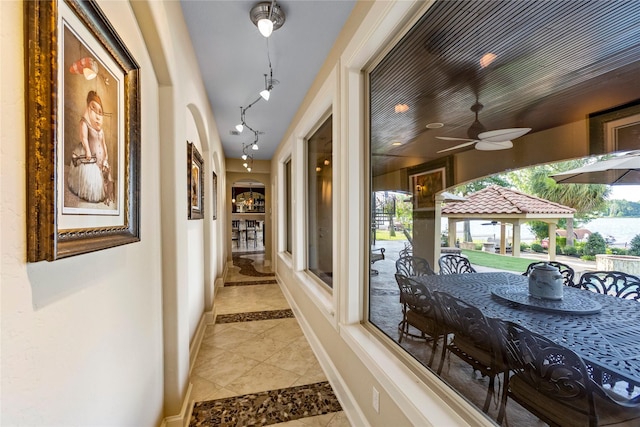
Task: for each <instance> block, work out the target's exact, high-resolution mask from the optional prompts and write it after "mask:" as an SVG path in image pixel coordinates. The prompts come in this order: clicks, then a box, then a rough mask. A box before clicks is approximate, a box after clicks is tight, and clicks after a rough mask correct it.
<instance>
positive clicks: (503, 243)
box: [500, 221, 507, 255]
mask: <svg viewBox="0 0 640 427" xmlns="http://www.w3.org/2000/svg"><path fill="white" fill-rule="evenodd" d="M506 253H507V226H506V224H505V223H504V221H501V222H500V255H505V254H506Z"/></svg>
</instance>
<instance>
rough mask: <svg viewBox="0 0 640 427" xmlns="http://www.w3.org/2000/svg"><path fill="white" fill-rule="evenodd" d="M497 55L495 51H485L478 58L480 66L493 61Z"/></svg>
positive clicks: (485, 65) (486, 65)
mask: <svg viewBox="0 0 640 427" xmlns="http://www.w3.org/2000/svg"><path fill="white" fill-rule="evenodd" d="M497 57H498V55H496V54H495V53H491V52H488V53H485V54H484V55H482V58H480V66H481V67H482V68H486V67H488V66H489V65H491V63H492V62H493V61H495V60H496V58H497Z"/></svg>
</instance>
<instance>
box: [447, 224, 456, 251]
mask: <svg viewBox="0 0 640 427" xmlns="http://www.w3.org/2000/svg"><path fill="white" fill-rule="evenodd" d="M447 234H448V235H449V247H451V248H453V247H455V246H456V237H458V221H457V220H456V219H454V218H449V220H448V227H447Z"/></svg>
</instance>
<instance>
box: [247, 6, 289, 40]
mask: <svg viewBox="0 0 640 427" xmlns="http://www.w3.org/2000/svg"><path fill="white" fill-rule="evenodd" d="M249 18H250V19H251V22H253V24H254V25H255V26H256V27H258V31H260V34H262V35H263V36H264V37H269V36H270V35H271V33H272V32H273V31H275V30H277V29H278V28H280V27H282V25H283V24H284V20H285V16H284V11H283V10H282V9H280V6H278V5H277V4H276V2H275V0H272V1H263V2H260V3H257V4H256V5H254V6H253V7H252V8H251V11H250V12H249Z"/></svg>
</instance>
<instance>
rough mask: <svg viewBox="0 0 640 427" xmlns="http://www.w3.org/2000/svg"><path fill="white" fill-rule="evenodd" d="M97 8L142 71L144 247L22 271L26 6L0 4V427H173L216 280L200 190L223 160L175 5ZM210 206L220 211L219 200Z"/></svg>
mask: <svg viewBox="0 0 640 427" xmlns="http://www.w3.org/2000/svg"><path fill="white" fill-rule="evenodd" d="M98 3H99V5H100V7H101V8H102V10H103V12H104V13H105V15H106V16H107V18H108V19H109V21H110V23H111V24H112V25H113V26H114V28H115V30H116V31H117V33H118V34H119V36H120V37H121V38H122V39H123V41H124V43H125V44H126V45H127V47H128V48H129V50H130V51H131V53H132V55H133V57H134V58H135V59H136V61H137V62H138V63H139V64H140V69H141V73H140V74H141V77H140V82H141V93H140V101H141V102H140V105H141V126H142V128H141V132H140V133H141V136H142V139H141V141H142V142H141V145H142V147H141V153H142V156H141V159H142V160H141V177H140V181H141V190H140V197H141V200H140V206H141V241H140V242H137V243H133V244H129V245H124V246H120V247H115V248H111V249H107V250H102V251H97V252H93V253H90V254H85V255H79V256H75V257H71V258H68V259H63V260H59V261H55V262H51V263H49V262H39V263H32V264H27V263H26V234H27V230H26V226H25V224H26V217H25V215H26V214H25V212H26V195H25V188H26V185H25V164H26V159H25V140H26V129H25V125H24V123H25V120H24V108H25V102H24V97H25V85H24V72H25V70H24V65H23V64H24V49H25V48H26V46H27V43H26V41H25V40H24V37H23V33H24V29H23V19H24V17H23V3H22V1H17V0H5V1H2V2H0V23H1V24H0V31H1V33H0V42H1V43H2V44H1V47H2V49H1V51H2V56H1V61H2V67H0V76H1V77H2V78H1V79H0V89H1V94H2V96H1V97H0V107H1V110H0V111H1V115H0V118H1V122H0V124H1V125H0V132H1V134H0V137H1V139H0V144H1V145H0V152H1V153H2V155H1V157H0V170H1V171H2V173H1V175H0V188H1V189H2V190H1V193H0V244H1V257H2V258H1V259H2V261H1V264H0V279H1V287H0V292H1V294H0V303H1V307H2V308H1V332H2V341H1V344H2V346H1V350H2V353H1V361H0V363H1V364H0V367H1V370H0V375H1V390H2V401H1V405H2V407H1V408H0V424H2V425H3V426H21V425H28V426H35V425H47V426H65V427H66V426H73V425H77V426H88V425H92V426H95V425H104V426H132V427H141V426H157V425H159V424H160V423H161V422H162V421H163V419H165V420H166V421H167V424H168V425H176V424H179V423H180V417H181V413H182V415H184V412H185V409H184V406H183V402H184V401H185V400H186V398H188V391H189V390H190V388H189V381H188V373H189V368H190V366H189V363H190V345H191V343H192V342H191V341H192V338H193V337H194V336H195V333H196V331H195V330H196V329H197V326H198V324H199V321H200V320H201V319H202V318H204V314H205V313H203V311H204V310H212V308H213V298H214V282H215V281H218V280H220V281H221V278H222V274H223V269H224V260H225V258H226V250H225V247H224V246H222V245H217V242H219V241H222V240H223V238H222V237H220V234H223V233H224V232H225V228H224V227H222V226H221V224H222V222H223V221H224V216H223V215H222V217H221V215H218V220H217V221H214V220H213V218H212V215H211V213H212V206H213V204H212V200H211V178H210V177H211V172H212V171H215V172H216V173H217V176H218V185H219V188H225V185H226V181H225V174H224V171H225V167H226V166H225V160H224V153H223V151H222V147H221V144H220V141H219V138H218V133H217V129H216V127H215V122H214V121H213V114H212V112H211V109H210V107H209V103H208V99H207V98H206V92H205V90H204V87H203V84H202V79H201V76H200V74H199V70H198V67H197V62H196V60H195V55H194V52H193V49H192V48H191V44H190V39H189V35H188V32H187V31H186V26H185V24H184V19H183V17H182V13H181V8H180V4H179V2H155V1H143V0H140V1H136V2H131V3H130V2H128V1H106V0H100V1H99V2H98ZM169 28H170V31H169V30H168V29H169ZM196 137H197V139H198V143H199V145H198V147H199V149H200V150H201V154H202V155H203V158H204V160H205V173H206V174H207V179H206V180H205V192H206V193H205V218H204V219H203V220H198V221H188V220H187V206H186V201H187V197H186V187H187V186H186V184H187V182H186V179H187V178H186V140H187V139H189V138H192V139H196ZM217 204H218V212H219V213H220V212H224V211H225V209H226V200H225V196H224V192H223V191H219V193H218V203H217ZM189 223H191V224H189ZM192 260H196V261H192ZM192 262H193V264H192ZM191 268H193V269H196V271H195V272H193V274H190V272H189V270H190V269H191Z"/></svg>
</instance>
